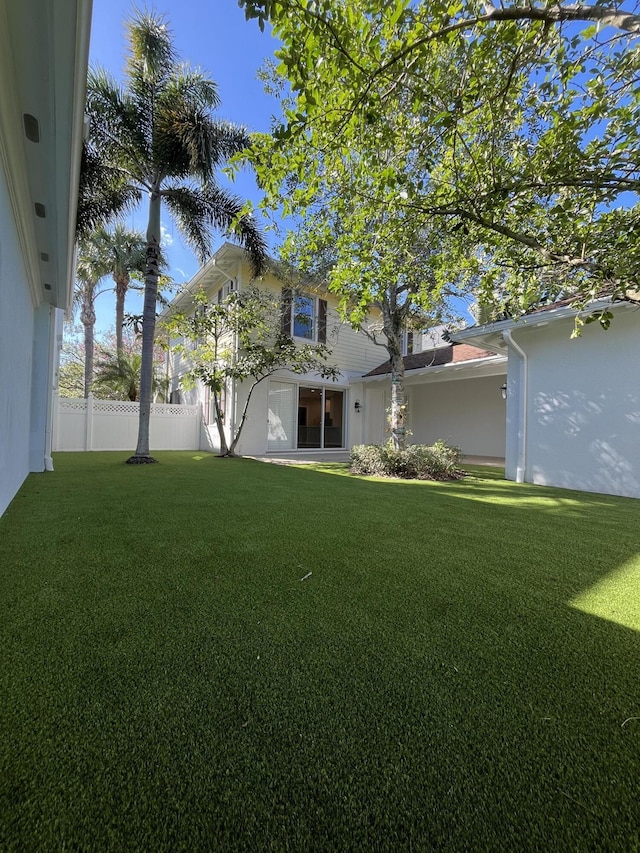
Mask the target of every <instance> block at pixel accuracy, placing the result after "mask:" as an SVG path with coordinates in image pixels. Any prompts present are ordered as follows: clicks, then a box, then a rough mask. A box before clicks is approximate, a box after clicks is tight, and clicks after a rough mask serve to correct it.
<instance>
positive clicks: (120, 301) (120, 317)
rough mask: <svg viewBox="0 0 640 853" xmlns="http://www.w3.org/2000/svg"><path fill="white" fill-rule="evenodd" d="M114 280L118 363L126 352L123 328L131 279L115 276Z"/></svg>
mask: <svg viewBox="0 0 640 853" xmlns="http://www.w3.org/2000/svg"><path fill="white" fill-rule="evenodd" d="M113 278H114V281H115V283H116V353H117V355H118V361H120V359H121V358H122V354H123V352H124V344H123V332H122V327H123V326H124V301H125V297H126V295H127V290H128V288H129V277H128V276H127V277H121V276H118V277H116V276H115V275H114V277H113Z"/></svg>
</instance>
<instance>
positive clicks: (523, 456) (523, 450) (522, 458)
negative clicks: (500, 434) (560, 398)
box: [502, 329, 529, 483]
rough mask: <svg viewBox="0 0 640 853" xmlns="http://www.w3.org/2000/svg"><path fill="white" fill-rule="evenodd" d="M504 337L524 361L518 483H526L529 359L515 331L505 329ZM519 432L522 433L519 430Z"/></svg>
mask: <svg viewBox="0 0 640 853" xmlns="http://www.w3.org/2000/svg"><path fill="white" fill-rule="evenodd" d="M502 336H503V337H504V339H505V340H506V342H507V344H508V345H509V346H511V347H513V348H514V350H515V351H516V352H517V353H518V355H519V356H520V358H521V359H522V363H523V368H524V381H523V383H522V394H523V409H522V439H521V441H520V437H519V444H520V447H519V448H518V465H517V467H516V483H524V481H525V479H524V477H525V473H526V470H527V424H528V420H529V358H528V356H527V354H526V352H525V351H524V350H523V349H522V347H521V346H520V344H518V343H516V341H515V340H514V339H513V329H505V330H504V331H503V332H502ZM518 432H520V431H519V430H518Z"/></svg>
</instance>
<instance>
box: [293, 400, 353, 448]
mask: <svg viewBox="0 0 640 853" xmlns="http://www.w3.org/2000/svg"><path fill="white" fill-rule="evenodd" d="M343 400H344V391H335V390H334V389H333V388H305V387H304V386H300V388H299V389H298V447H299V448H300V449H304V448H309V449H311V448H316V449H319V450H320V449H324V448H331V447H344V406H343Z"/></svg>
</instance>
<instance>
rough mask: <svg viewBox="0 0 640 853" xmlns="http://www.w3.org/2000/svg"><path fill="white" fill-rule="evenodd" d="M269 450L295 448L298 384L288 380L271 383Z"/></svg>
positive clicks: (268, 419)
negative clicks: (292, 383)
mask: <svg viewBox="0 0 640 853" xmlns="http://www.w3.org/2000/svg"><path fill="white" fill-rule="evenodd" d="M267 423H268V427H267V430H268V432H267V450H269V451H274V450H275V451H278V450H293V448H294V447H295V435H296V386H295V385H291V384H289V383H288V382H271V383H270V384H269V412H268V417H267Z"/></svg>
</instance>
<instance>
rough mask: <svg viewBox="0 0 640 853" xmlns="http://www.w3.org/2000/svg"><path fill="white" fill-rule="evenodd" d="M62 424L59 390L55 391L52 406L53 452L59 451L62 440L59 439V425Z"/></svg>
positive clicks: (55, 389)
mask: <svg viewBox="0 0 640 853" xmlns="http://www.w3.org/2000/svg"><path fill="white" fill-rule="evenodd" d="M59 423H60V394H59V393H58V389H57V388H54V389H53V403H52V404H51V451H52V452H54V451H56V450H59V449H60V448H59V446H58V445H59V444H60V440H59V438H58V424H59Z"/></svg>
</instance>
